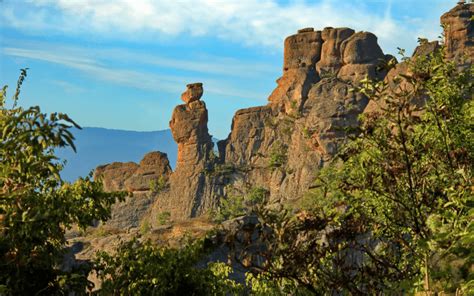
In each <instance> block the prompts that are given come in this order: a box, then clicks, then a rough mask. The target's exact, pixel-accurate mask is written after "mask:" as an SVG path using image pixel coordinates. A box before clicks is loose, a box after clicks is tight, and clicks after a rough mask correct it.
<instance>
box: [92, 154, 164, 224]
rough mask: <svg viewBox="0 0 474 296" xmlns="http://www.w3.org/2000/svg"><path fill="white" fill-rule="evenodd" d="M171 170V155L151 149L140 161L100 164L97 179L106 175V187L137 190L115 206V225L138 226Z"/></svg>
mask: <svg viewBox="0 0 474 296" xmlns="http://www.w3.org/2000/svg"><path fill="white" fill-rule="evenodd" d="M170 174H171V167H170V164H169V162H168V157H167V156H166V154H165V153H162V152H158V151H157V152H150V153H148V154H146V155H145V156H144V157H143V159H142V160H141V161H140V164H136V163H133V162H126V163H121V162H114V163H112V164H108V165H103V166H99V167H98V168H96V170H95V172H94V179H99V178H100V179H102V180H103V184H104V189H105V190H106V191H127V192H130V193H132V194H133V196H131V197H127V198H126V200H125V201H124V202H119V203H116V204H114V205H113V207H112V217H111V219H110V220H109V222H108V224H109V225H111V227H116V228H124V227H125V228H126V227H137V226H138V225H139V223H140V220H141V219H142V218H143V215H144V214H145V213H146V212H147V210H148V209H149V207H150V206H151V204H153V202H154V200H155V197H156V196H155V194H154V193H155V192H153V190H154V189H153V187H155V186H156V185H155V184H159V183H161V184H162V185H161V186H162V187H165V186H166V184H167V183H168V180H169V176H170Z"/></svg>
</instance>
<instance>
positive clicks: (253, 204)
mask: <svg viewBox="0 0 474 296" xmlns="http://www.w3.org/2000/svg"><path fill="white" fill-rule="evenodd" d="M267 198H268V190H267V189H265V188H262V187H254V188H252V189H250V191H249V192H248V193H247V194H245V195H229V196H227V198H225V199H224V198H221V200H220V206H219V210H218V212H217V214H216V217H215V220H216V221H218V222H222V221H225V220H229V219H232V218H236V217H240V216H244V215H248V214H251V213H253V212H254V211H255V209H256V208H257V207H260V206H262V205H264V204H265V203H266V201H267Z"/></svg>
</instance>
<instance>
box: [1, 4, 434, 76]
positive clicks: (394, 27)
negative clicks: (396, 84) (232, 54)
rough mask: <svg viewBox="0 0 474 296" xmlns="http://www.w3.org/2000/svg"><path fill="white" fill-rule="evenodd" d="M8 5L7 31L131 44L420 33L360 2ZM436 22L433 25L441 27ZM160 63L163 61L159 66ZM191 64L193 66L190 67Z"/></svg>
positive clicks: (276, 43) (402, 40) (391, 41)
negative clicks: (337, 30)
mask: <svg viewBox="0 0 474 296" xmlns="http://www.w3.org/2000/svg"><path fill="white" fill-rule="evenodd" d="M12 3H14V4H10V5H9V6H8V5H5V6H6V7H5V8H4V9H3V12H2V13H1V14H2V18H3V19H4V21H5V22H4V23H5V25H7V26H12V27H15V28H17V29H23V30H30V31H31V30H38V31H44V30H48V31H52V32H62V33H68V34H70V33H72V34H81V33H87V34H90V33H92V34H94V33H96V34H101V35H103V34H104V33H106V35H107V36H109V38H119V39H124V38H125V39H130V38H131V39H133V38H141V37H145V38H154V37H156V36H177V35H180V34H189V35H190V36H212V37H218V38H221V39H224V40H230V41H234V42H238V43H240V44H247V45H250V46H263V47H266V48H281V46H282V41H283V38H284V37H285V36H288V35H290V34H292V33H294V32H295V31H296V30H297V29H299V28H302V27H307V26H312V27H315V28H324V27H326V26H347V27H352V28H354V29H356V30H364V31H371V32H373V33H375V34H376V35H378V36H379V40H380V43H381V44H382V47H384V48H385V50H387V51H393V50H394V49H395V43H396V45H397V46H407V45H408V46H412V43H413V41H414V40H416V37H418V36H416V34H417V33H418V32H417V30H416V29H413V28H411V27H410V26H408V25H407V24H405V23H403V22H402V21H401V20H396V19H394V18H392V17H391V15H390V5H387V11H386V12H385V13H377V12H374V11H368V10H367V9H366V8H363V7H362V6H360V5H357V4H356V3H352V4H351V3H347V2H342V1H329V0H323V1H319V2H313V1H308V2H305V1H290V2H289V3H287V4H282V3H279V2H277V1H275V0H240V1H227V0H193V1H183V0H178V1H168V0H162V1H160V0H114V1H109V0H25V1H23V2H22V1H13V2H12ZM436 22H437V20H435V21H434V22H433V24H432V25H434V26H435V27H437V24H436ZM159 62H161V63H162V61H159ZM191 66H192V65H190V66H189V67H191Z"/></svg>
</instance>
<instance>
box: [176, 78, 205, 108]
mask: <svg viewBox="0 0 474 296" xmlns="http://www.w3.org/2000/svg"><path fill="white" fill-rule="evenodd" d="M186 87H187V89H186V91H184V92H183V93H182V94H181V100H183V101H184V102H185V103H186V104H189V103H191V102H195V101H199V99H201V97H202V94H203V92H204V90H203V89H202V83H200V82H197V83H191V84H188V85H186Z"/></svg>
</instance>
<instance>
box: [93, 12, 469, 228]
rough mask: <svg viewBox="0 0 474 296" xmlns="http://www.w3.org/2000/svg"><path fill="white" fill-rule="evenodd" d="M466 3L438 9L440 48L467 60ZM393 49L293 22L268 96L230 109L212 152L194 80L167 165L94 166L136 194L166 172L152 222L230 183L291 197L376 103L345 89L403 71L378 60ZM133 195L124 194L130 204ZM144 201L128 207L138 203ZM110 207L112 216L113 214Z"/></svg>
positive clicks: (198, 210)
mask: <svg viewBox="0 0 474 296" xmlns="http://www.w3.org/2000/svg"><path fill="white" fill-rule="evenodd" d="M473 8H474V5H472V4H470V5H468V4H459V5H457V6H456V7H455V8H454V9H453V10H451V11H450V12H448V13H446V14H445V15H443V16H442V18H441V21H442V22H443V24H445V25H446V26H447V27H446V46H447V47H446V54H447V58H452V59H460V58H461V57H463V56H464V57H466V58H465V60H469V61H471V60H472V56H473V52H472V48H473V47H472V44H473V33H472V11H473ZM438 46H439V45H438V43H437V42H425V43H423V44H422V45H421V46H420V47H418V48H417V49H416V50H415V52H414V56H415V57H416V56H423V55H427V54H429V53H430V52H433V51H434V50H435V49H436V48H438ZM392 58H393V57H392V56H389V55H385V54H384V53H383V52H382V50H381V49H380V46H379V45H378V43H377V37H376V36H375V35H374V34H372V33H369V32H354V30H352V29H349V28H325V29H323V30H322V31H316V30H314V29H313V28H305V29H302V30H299V31H298V32H297V34H295V35H292V36H289V37H288V38H286V40H285V47H284V60H283V73H282V77H281V78H279V79H278V80H277V87H276V88H275V90H274V91H273V92H272V93H271V95H270V96H269V98H268V101H269V102H268V104H267V105H266V106H260V107H253V108H247V109H242V110H239V111H237V112H236V113H235V116H234V118H233V121H232V129H231V132H230V134H229V136H228V137H227V139H225V140H223V141H220V142H219V143H218V150H219V156H218V157H216V156H215V155H214V152H213V143H212V141H211V136H210V135H209V133H208V128H207V121H208V113H207V109H206V105H205V103H204V102H203V101H201V100H200V99H201V96H202V95H203V88H202V84H201V83H194V84H189V85H188V86H187V90H186V91H185V92H184V93H183V94H182V96H181V98H182V100H183V101H184V102H185V104H183V105H179V106H177V107H176V108H175V110H174V112H173V115H172V119H171V121H170V127H171V130H172V133H173V137H174V139H175V140H176V142H177V143H178V160H177V164H176V170H175V171H174V172H172V173H171V171H170V170H169V169H168V168H169V167H168V165H167V159H164V156H163V155H162V157H161V158H159V160H158V158H157V161H156V162H155V163H154V164H152V165H150V167H147V169H145V168H144V167H145V164H143V163H140V165H137V164H133V163H125V164H118V163H113V164H111V165H107V166H103V167H99V168H98V169H97V172H96V175H101V176H103V178H104V184H105V188H106V189H107V190H120V189H126V190H129V191H133V192H134V193H138V194H143V192H149V191H150V190H149V188H147V186H146V184H147V180H149V179H150V178H152V177H149V175H147V172H148V171H152V167H153V166H157V167H159V168H157V169H156V170H154V171H153V176H154V177H156V176H158V175H163V176H165V178H166V180H167V184H168V188H167V189H166V190H162V191H160V192H158V193H155V194H151V196H152V197H151V200H152V201H153V206H151V207H150V206H149V210H150V212H149V214H148V216H147V217H148V218H149V219H150V221H152V222H153V221H155V220H156V219H155V217H156V216H157V215H159V213H162V212H170V213H171V215H172V218H173V219H185V218H189V217H195V216H200V215H203V214H205V213H208V212H209V211H211V210H212V209H215V208H216V206H218V204H219V200H220V199H221V198H223V197H226V196H227V197H229V196H231V194H230V193H231V192H232V194H239V193H245V192H246V191H248V190H249V189H250V188H252V187H256V186H259V187H264V188H266V189H267V190H268V191H269V193H270V200H271V201H272V202H282V201H285V200H288V199H297V198H299V197H301V196H302V194H304V192H305V191H307V189H308V188H309V187H310V186H311V184H312V182H313V181H314V178H315V174H316V172H317V171H318V169H319V168H321V167H322V166H324V165H325V164H326V163H327V161H328V160H329V159H331V157H333V156H334V154H335V153H336V152H337V151H338V149H339V147H340V145H341V144H342V143H344V141H345V140H346V139H347V135H348V134H349V133H351V131H352V130H353V129H354V128H355V127H357V125H358V120H357V118H358V115H359V114H361V113H362V112H364V110H365V112H369V111H370V110H375V109H376V107H377V106H373V105H371V104H369V105H368V103H369V102H368V99H367V98H366V97H365V96H363V95H362V94H359V93H354V92H351V89H352V88H353V87H354V85H355V84H357V83H358V81H360V80H361V79H363V78H364V77H369V78H372V79H386V80H387V81H388V82H389V83H391V82H392V81H393V78H394V77H396V76H397V75H399V74H401V73H408V71H409V69H408V66H407V63H403V62H402V63H400V64H398V65H396V67H395V68H394V69H392V70H391V71H390V72H389V73H387V72H385V71H379V70H378V68H379V67H378V65H380V64H383V63H386V62H387V61H389V60H391V59H392ZM142 162H143V161H142ZM165 167H166V168H165ZM138 196H140V195H138ZM134 198H135V197H133V198H131V199H130V200H128V201H127V202H131V203H132V204H133V202H132V201H131V200H134ZM144 204H145V203H142V204H141V205H144ZM149 204H150V203H148V204H147V205H149ZM141 205H140V207H138V206H135V208H136V209H133V211H139V212H140V213H143V209H142V208H144V206H143V207H142V206H141ZM133 211H130V212H133ZM122 214H123V215H127V214H128V215H129V213H122ZM114 215H115V216H114V217H115V218H114V219H115V220H117V219H119V216H120V214H118V213H117V212H114ZM140 215H142V214H140ZM120 219H121V220H120V221H122V220H124V219H122V218H120ZM115 220H112V221H115ZM111 223H114V222H111Z"/></svg>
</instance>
